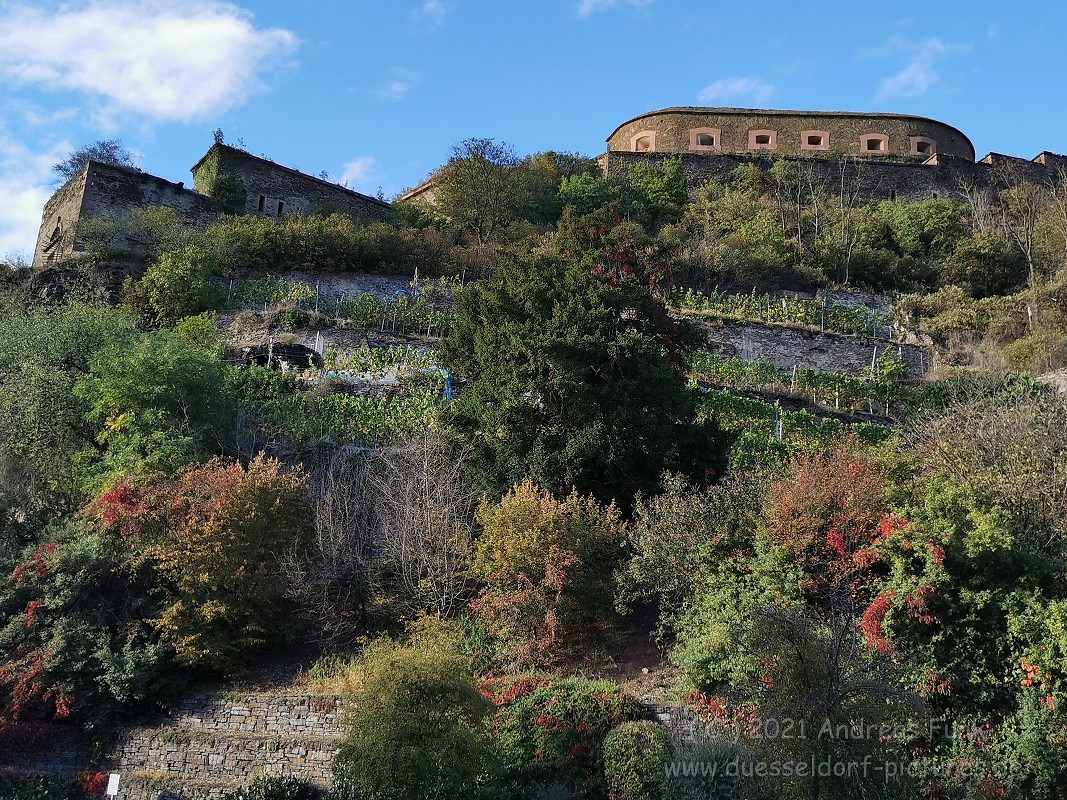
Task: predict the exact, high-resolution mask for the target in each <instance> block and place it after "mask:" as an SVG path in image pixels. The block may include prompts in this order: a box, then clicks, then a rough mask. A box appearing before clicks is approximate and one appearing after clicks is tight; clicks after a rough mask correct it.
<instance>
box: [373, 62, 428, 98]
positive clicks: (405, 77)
mask: <svg viewBox="0 0 1067 800" xmlns="http://www.w3.org/2000/svg"><path fill="white" fill-rule="evenodd" d="M421 80H422V76H421V75H420V74H419V73H417V72H412V71H411V70H408V69H394V70H392V72H391V73H390V76H389V79H388V80H387V81H386V82H385V83H384V84H382V86H381V88H380V89H378V97H380V98H382V99H383V100H399V99H400V98H401V97H403V96H404V95H406V94H407V93H408V92H410V91H411V90H412V89H414V88H415V87H416V86H418V85H419V81H421Z"/></svg>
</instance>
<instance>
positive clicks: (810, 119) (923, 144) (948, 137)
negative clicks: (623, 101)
mask: <svg viewBox="0 0 1067 800" xmlns="http://www.w3.org/2000/svg"><path fill="white" fill-rule="evenodd" d="M608 151H609V152H623V153H644V152H656V153H704V154H708V155H714V154H717V153H725V154H731V155H752V154H759V153H770V154H775V155H792V156H801V155H808V156H819V155H827V156H831V155H848V156H862V157H864V158H886V159H893V160H899V159H904V160H908V161H913V160H914V161H924V160H926V159H928V158H930V157H931V156H933V155H935V154H943V155H952V156H957V157H959V158H964V159H967V160H968V161H974V158H975V153H974V145H973V144H971V140H970V139H968V138H967V137H966V136H965V135H964V134H963V132H962V131H960V130H959V129H958V128H954V127H952V126H951V125H946V124H945V123H944V122H938V121H937V120H934V119H927V118H926V117H916V116H911V115H909V114H882V113H859V112H852V111H774V110H767V109H749V108H699V107H676V108H665V109H662V110H660V111H650V112H648V113H647V114H642V115H640V116H638V117H634V118H633V119H631V120H628V121H627V122H624V123H622V124H621V125H620V126H619V127H618V128H616V129H615V131H614V132H613V133H612V134H611V136H609V137H608Z"/></svg>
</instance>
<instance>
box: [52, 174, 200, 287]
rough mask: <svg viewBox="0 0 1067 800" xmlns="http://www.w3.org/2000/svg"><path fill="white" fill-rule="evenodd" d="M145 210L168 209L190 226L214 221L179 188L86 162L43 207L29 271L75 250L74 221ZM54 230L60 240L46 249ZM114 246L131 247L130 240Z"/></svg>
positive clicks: (133, 244)
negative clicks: (32, 265)
mask: <svg viewBox="0 0 1067 800" xmlns="http://www.w3.org/2000/svg"><path fill="white" fill-rule="evenodd" d="M146 206H164V207H166V208H172V209H174V210H175V211H176V212H177V213H178V216H179V218H181V219H182V220H184V221H185V222H187V223H188V224H191V225H193V224H203V223H207V222H210V221H212V220H213V219H215V217H216V214H215V211H214V208H213V207H212V205H211V201H210V200H209V199H208V198H206V197H204V196H202V195H199V194H196V193H195V192H193V191H191V190H189V189H186V188H185V185H184V184H183V183H172V182H170V181H168V180H165V179H164V178H160V177H158V176H156V175H150V174H149V173H147V172H138V171H137V170H135V169H130V168H129V167H120V166H116V165H114V164H102V163H100V162H98V161H89V162H87V163H86V165H85V167H83V168H82V171H81V172H79V173H78V174H77V175H75V176H74V177H73V178H71V179H70V181H68V182H67V183H66V184H65V185H64V186H62V187H61V188H60V189H59V190H58V191H57V192H56V194H55V195H53V196H52V198H51V199H50V200H49V201H48V202H47V203H46V204H45V207H44V212H43V214H42V218H41V229H40V232H39V233H38V237H37V248H36V250H35V252H34V256H33V264H34V266H43V265H44V264H45V263H47V262H49V261H53V260H56V259H57V258H60V257H63V256H67V255H70V254H71V253H72V252H75V251H77V250H78V249H80V248H79V245H78V243H77V241H76V238H75V235H74V234H75V226H76V224H77V223H78V221H79V220H85V219H92V218H94V217H96V218H101V217H119V218H121V217H123V216H125V215H128V214H130V213H131V212H133V211H135V210H137V209H140V208H144V207H146ZM57 230H59V231H61V234H62V241H61V242H57V243H56V244H54V245H52V246H49V245H50V244H51V240H52V236H53V233H54V232H55V231H57ZM114 244H115V245H116V246H117V247H136V246H137V242H136V241H135V240H129V241H124V242H115V243H114Z"/></svg>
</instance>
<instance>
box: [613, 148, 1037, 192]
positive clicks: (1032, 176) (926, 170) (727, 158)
mask: <svg viewBox="0 0 1067 800" xmlns="http://www.w3.org/2000/svg"><path fill="white" fill-rule="evenodd" d="M669 157H673V158H680V159H681V160H682V169H683V171H684V173H685V179H686V185H687V187H688V188H689V192H690V195H691V197H693V198H694V199H695V196H696V193H697V192H698V190H699V189H700V187H701V186H703V185H704V184H705V183H707V182H708V181H718V182H724V181H726V180H727V179H728V178H729V175H730V173H731V172H732V171H733V170H734V169H736V168H737V167H739V166H741V165H742V164H752V163H755V164H759V165H761V166H763V167H765V168H766V167H769V166H770V165H771V164H772V163H773V162H772V160H771V158H770V157H769V156H753V155H718V154H703V153H683V154H681V155H674V156H671V155H670V154H665V153H622V152H608V153H605V154H604V155H602V156H601V157H600V165H601V169H603V170H604V172H605V174H609V175H618V176H622V175H625V174H627V173H628V172H629V171H630V169H631V168H632V167H633V166H634V165H635V164H638V163H643V162H645V163H647V162H652V163H657V162H659V161H661V160H662V159H664V158H669ZM785 158H788V159H789V160H792V161H794V162H795V163H796V164H797V165H798V167H799V168H800V169H801V170H811V172H812V177H813V178H814V180H815V181H816V182H817V183H820V184H821V185H823V186H824V187H826V188H827V189H828V190H829V191H831V192H833V193H835V194H840V193H841V192H842V190H844V191H845V192H847V193H850V192H856V194H857V196H858V198H859V200H860V202H877V201H880V200H902V201H907V202H917V201H920V200H936V199H938V198H950V199H954V200H962V199H964V197H963V195H962V193H961V190H960V186H961V183H967V184H969V185H973V186H978V187H983V188H991V187H995V186H998V185H1000V184H1001V181H1002V180H1003V179H1004V178H1005V177H1007V176H1006V175H1005V174H1004V173H1003V171H1001V170H998V169H997V168H994V167H993V166H991V165H989V164H985V163H983V162H977V163H976V162H973V161H967V160H966V159H962V158H954V157H952V156H937V157H936V158H933V159H930V160H929V161H928V162H925V163H923V162H903V161H900V162H888V161H871V160H869V159H868V160H865V159H848V160H842V159H829V158H816V157H811V156H794V157H789V156H785ZM1016 161H1021V159H1016ZM1024 163H1026V164H1028V165H1030V166H1029V167H1028V168H1027V171H1026V173H1025V177H1026V179H1027V180H1043V179H1044V178H1045V176H1046V175H1047V174H1048V173H1049V172H1050V171H1051V170H1052V169H1054V167H1051V166H1044V165H1040V164H1037V163H1036V162H1029V161H1027V162H1024ZM802 174H804V173H802Z"/></svg>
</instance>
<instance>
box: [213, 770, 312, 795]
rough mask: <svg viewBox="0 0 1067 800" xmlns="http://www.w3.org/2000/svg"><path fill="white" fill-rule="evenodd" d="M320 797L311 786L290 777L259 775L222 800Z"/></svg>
mask: <svg viewBox="0 0 1067 800" xmlns="http://www.w3.org/2000/svg"><path fill="white" fill-rule="evenodd" d="M321 796H322V792H320V791H319V790H318V789H317V788H316V787H315V786H314V785H313V784H310V783H308V782H307V781H302V780H300V779H299V778H294V777H293V776H292V775H260V776H259V777H258V778H256V779H255V780H254V781H252V782H251V783H250V784H248V785H247V786H242V787H240V788H239V789H233V790H231V791H229V792H226V793H225V794H224V795H222V800H318V798H319V797H321Z"/></svg>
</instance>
